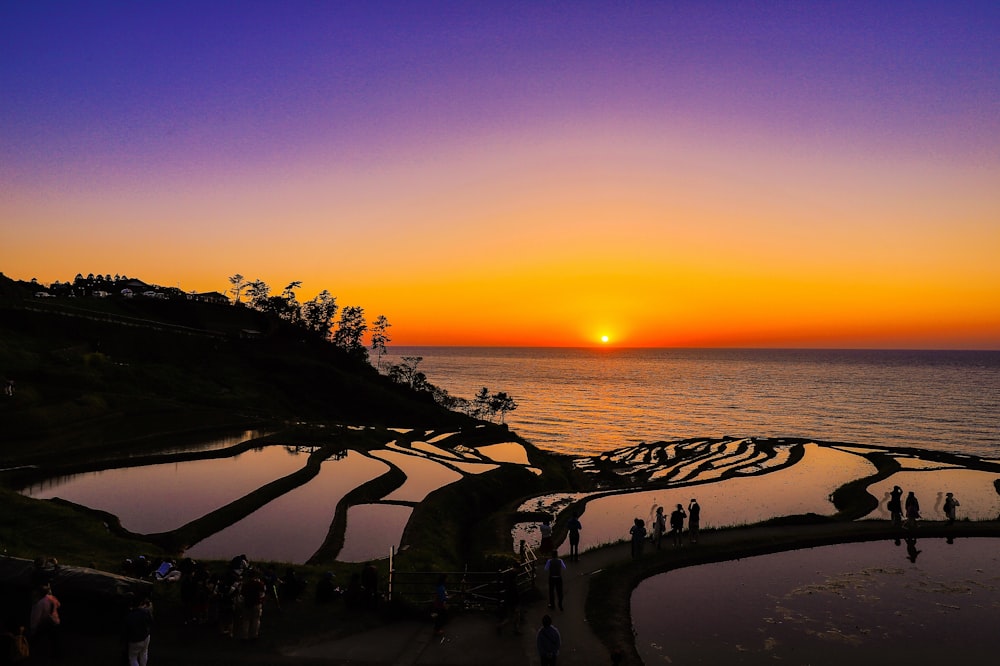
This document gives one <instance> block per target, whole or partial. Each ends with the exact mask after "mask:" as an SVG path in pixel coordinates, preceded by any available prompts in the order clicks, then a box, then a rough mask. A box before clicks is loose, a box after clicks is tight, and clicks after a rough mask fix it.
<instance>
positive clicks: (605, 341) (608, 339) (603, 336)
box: [601, 335, 611, 345]
mask: <svg viewBox="0 0 1000 666" xmlns="http://www.w3.org/2000/svg"><path fill="white" fill-rule="evenodd" d="M610 340H611V338H609V337H608V336H606V335H602V336H601V344H602V345H606V344H608V342H610Z"/></svg>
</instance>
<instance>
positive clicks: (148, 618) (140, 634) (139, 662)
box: [125, 597, 153, 666]
mask: <svg viewBox="0 0 1000 666" xmlns="http://www.w3.org/2000/svg"><path fill="white" fill-rule="evenodd" d="M152 629H153V604H152V603H151V602H150V600H149V597H142V598H141V599H135V600H133V602H132V604H131V610H129V612H128V615H126V616H125V640H126V642H128V663H129V666H146V662H147V660H148V659H149V637H150V634H151V632H152Z"/></svg>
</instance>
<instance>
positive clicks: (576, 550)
mask: <svg viewBox="0 0 1000 666" xmlns="http://www.w3.org/2000/svg"><path fill="white" fill-rule="evenodd" d="M566 529H567V530H568V531H569V559H570V561H572V562H576V561H578V560H579V559H580V530H582V529H583V525H582V524H581V523H580V519H579V518H578V517H577V515H576V514H575V513H574V514H571V515H570V517H569V522H568V523H566Z"/></svg>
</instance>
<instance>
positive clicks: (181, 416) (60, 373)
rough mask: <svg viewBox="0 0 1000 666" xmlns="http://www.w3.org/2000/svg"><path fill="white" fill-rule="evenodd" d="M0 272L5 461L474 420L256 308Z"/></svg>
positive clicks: (0, 410) (0, 458)
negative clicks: (244, 436)
mask: <svg viewBox="0 0 1000 666" xmlns="http://www.w3.org/2000/svg"><path fill="white" fill-rule="evenodd" d="M36 292H37V286H35V285H32V284H31V283H26V282H15V281H13V280H10V279H8V278H6V277H3V276H0V379H3V380H7V379H11V380H14V382H15V385H14V387H15V392H14V396H13V397H6V399H4V400H0V419H2V422H3V436H2V444H0V465H13V464H27V463H33V462H44V461H45V460H46V459H47V458H49V457H52V456H58V457H59V459H60V460H66V459H68V458H77V457H79V458H87V457H92V456H100V457H103V456H107V455H115V454H117V453H120V452H124V451H129V450H132V449H135V448H136V447H142V446H144V445H145V443H147V442H148V443H149V445H150V446H155V440H156V439H157V438H159V437H160V436H164V435H172V436H176V435H179V434H182V433H185V432H195V431H199V430H204V429H206V428H213V427H228V426H243V425H252V424H266V423H274V424H279V423H287V422H299V421H309V422H316V423H347V424H358V423H363V424H366V425H388V426H398V425H406V426H409V427H413V426H442V425H457V424H460V423H464V422H468V419H467V417H465V416H463V415H460V414H456V413H453V412H449V411H447V410H444V409H443V408H441V407H439V406H438V405H437V404H436V403H435V402H434V401H433V399H432V398H431V396H430V394H428V393H418V392H415V391H412V390H410V389H409V388H408V387H404V386H401V385H399V384H396V383H394V382H392V381H390V380H389V379H388V378H386V377H384V376H382V375H380V374H379V373H378V372H377V371H376V370H375V369H374V368H373V367H371V365H370V364H368V363H365V362H363V361H359V360H357V359H355V358H352V357H350V356H349V355H348V354H346V353H345V352H343V351H342V350H341V349H339V348H337V347H335V346H334V345H332V344H329V343H327V342H323V341H321V340H319V339H317V338H315V337H311V336H309V335H308V334H307V332H305V331H302V330H301V329H299V328H297V327H293V326H291V325H288V324H285V323H284V322H281V321H280V320H277V319H275V318H269V317H267V316H265V315H263V314H262V313H260V312H257V311H254V310H251V309H249V308H246V307H240V306H233V305H228V304H218V303H210V302H201V301H197V300H188V299H185V298H170V299H154V298H139V297H136V298H131V299H125V298H62V297H37V296H36V295H35V294H36Z"/></svg>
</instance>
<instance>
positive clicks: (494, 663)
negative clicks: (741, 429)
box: [285, 521, 1000, 666]
mask: <svg viewBox="0 0 1000 666" xmlns="http://www.w3.org/2000/svg"><path fill="white" fill-rule="evenodd" d="M896 534H897V533H896V532H894V531H893V530H892V528H891V526H890V525H889V524H888V523H887V522H885V521H854V522H842V523H825V524H819V525H794V526H793V525H787V526H755V527H746V528H735V529H726V530H720V531H708V532H706V531H703V532H702V539H701V544H699V545H697V546H691V545H690V544H686V545H685V546H684V547H682V548H677V549H675V548H673V547H672V546H667V545H666V544H664V546H663V550H662V551H661V552H659V553H656V554H655V555H654V554H653V552H652V551H651V548H652V547H651V546H650V545H649V544H647V545H646V554H645V555H644V556H643V557H642V558H641V559H640V560H639V561H638V562H637V563H635V564H634V565H631V566H630V557H631V553H630V545H629V544H628V543H620V544H612V545H609V546H604V547H600V548H596V549H593V550H589V551H585V552H584V553H582V554H581V555H580V560H579V561H578V562H569V561H567V562H566V566H567V571H566V574H565V577H564V582H565V594H564V604H563V606H564V608H565V610H564V611H561V610H559V609H553V610H550V609H549V608H548V590H547V587H546V585H547V581H546V579H545V577H544V575H542V574H543V572H542V571H541V566H542V564H541V562H539V565H538V566H539V576H538V591H539V595H538V596H537V598H533V599H531V600H530V601H528V602H527V603H523V604H522V608H521V610H522V622H521V630H520V633H519V634H517V633H514V631H513V630H512V628H511V627H509V626H508V627H507V628H506V629H505V630H504V633H503V634H499V633H498V632H497V621H496V617H495V616H493V615H492V614H489V613H478V612H469V613H463V614H461V615H456V616H454V617H453V618H451V620H450V621H449V623H448V625H447V626H446V631H445V635H444V636H443V637H441V636H434V635H433V632H432V628H431V625H430V622H426V621H425V622H420V621H415V620H407V621H400V622H396V623H392V624H388V625H385V626H382V627H378V628H376V629H373V630H371V631H368V632H365V633H362V634H358V635H354V636H350V637H346V638H343V639H339V640H335V641H330V642H325V643H319V644H315V645H311V646H307V647H298V648H295V649H292V650H289V651H287V652H285V654H286V656H289V657H296V658H297V659H296V661H297V662H299V663H303V664H308V663H310V662H312V661H313V660H315V662H316V663H323V664H331V665H335V666H374V665H375V664H394V665H397V666H416V665H420V666H451V665H458V664H481V665H483V666H501V665H503V666H511V665H512V664H526V665H530V666H536V665H538V664H540V661H539V658H538V652H537V650H536V649H535V633H536V632H537V630H538V628H539V627H540V626H541V623H542V616H544V615H545V614H549V615H550V616H551V617H552V623H553V625H555V626H556V627H557V628H558V629H559V632H560V634H561V635H562V641H563V649H562V652H561V653H560V656H559V663H560V665H561V666H569V665H574V666H576V665H578V666H591V665H600V666H607V665H608V664H610V663H611V655H610V652H609V649H608V648H607V647H606V646H605V645H604V643H602V642H601V640H600V639H599V638H598V636H597V634H596V633H595V632H594V631H593V627H591V625H590V623H589V621H588V618H587V616H586V612H585V610H586V601H587V595H588V593H589V591H590V586H591V581H592V580H593V578H594V575H595V574H597V573H599V572H601V571H607V570H609V569H612V570H613V571H611V572H610V573H611V574H612V576H613V577H614V579H615V585H614V586H613V589H614V592H613V594H611V595H609V596H613V597H616V598H615V599H610V598H609V599H607V603H608V604H610V605H611V606H612V607H621V608H622V611H621V612H620V613H616V614H615V615H614V617H613V620H614V622H615V624H616V625H619V626H616V627H603V628H602V629H604V631H602V632H601V633H602V634H603V635H605V636H608V635H609V634H610V635H614V636H618V637H620V638H621V640H622V643H623V644H622V645H621V647H622V648H623V649H624V651H625V655H626V660H625V662H624V663H635V659H636V658H637V655H636V654H635V652H634V647H633V645H632V644H631V642H628V643H627V644H625V643H626V641H627V639H628V638H629V637H630V635H631V631H630V626H631V625H630V620H629V618H627V616H626V615H627V610H625V609H627V600H626V603H625V604H624V605H622V599H617V597H619V596H622V597H627V595H628V593H629V592H630V591H631V587H632V584H633V583H632V580H633V579H641V578H642V577H644V576H646V575H649V574H650V573H655V572H656V571H662V570H668V569H671V568H675V567H677V566H688V565H691V564H696V563H699V562H713V561H720V560H725V559H733V558H738V557H745V556H750V555H759V554H763V553H767V552H778V551H782V550H791V549H794V548H800V547H814V546H819V545H824V544H832V543H842V542H850V541H865V540H874V539H883V538H885V539H891V538H893V537H894V536H895V535H896ZM908 534H913V535H915V536H918V537H920V538H943V537H944V536H946V535H953V536H956V537H962V536H993V537H997V536H1000V523H998V522H960V523H956V524H955V526H954V527H952V528H946V527H945V526H944V525H943V523H924V524H922V525H921V526H920V528H919V529H917V530H915V531H914V532H912V533H908ZM602 603H604V602H603V601H602ZM618 615H622V616H626V617H618ZM608 629H613V630H612V631H608Z"/></svg>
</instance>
